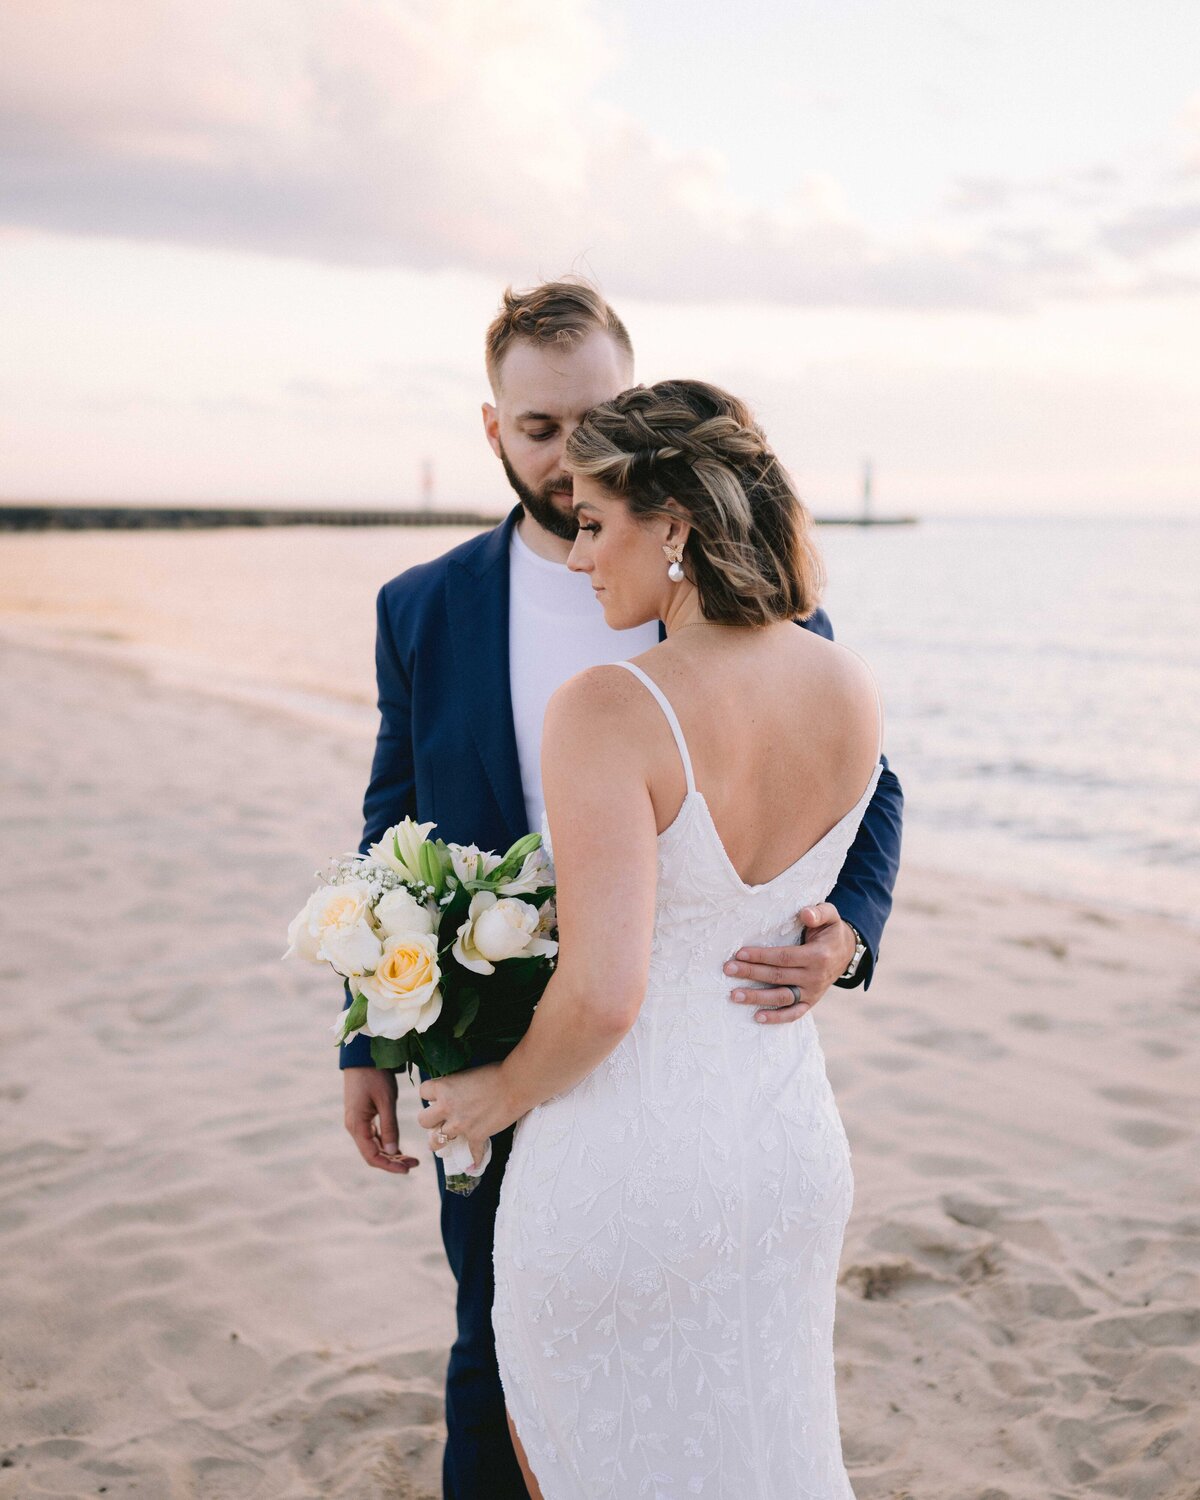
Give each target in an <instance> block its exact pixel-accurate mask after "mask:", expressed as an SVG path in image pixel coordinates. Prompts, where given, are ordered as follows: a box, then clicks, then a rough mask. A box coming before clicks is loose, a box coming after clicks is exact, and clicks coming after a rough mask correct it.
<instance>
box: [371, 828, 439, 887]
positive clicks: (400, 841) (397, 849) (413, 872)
mask: <svg viewBox="0 0 1200 1500" xmlns="http://www.w3.org/2000/svg"><path fill="white" fill-rule="evenodd" d="M434 827H436V824H433V823H414V822H413V820H412V819H411V818H405V820H404V821H403V823H397V824H396V825H395V827H394V828H389V829H388V830H387V832H386V833H385V834H384V835H383V837H382V838H381V839H380V840H379V842H378V843H377V844H372V845H371V848H370V855H371V858H372V859H375V860H378V861H379V863H380V864H381V865H386V866H387V867H388V869H389V870H395V872H396V874H397V875H403V877H404V878H405V880H412V881H415V882H416V883H417V884H418V885H421V884H424V879H425V877H424V876H423V875H422V874H421V866H420V863H419V861H418V858H417V851H418V850H419V849H420V847H421V845H422V844H423V843H424V842H425V840H426V838H427V837H428V836H429V833H430V830H431V829H433V828H434Z"/></svg>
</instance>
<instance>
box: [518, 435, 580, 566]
mask: <svg viewBox="0 0 1200 1500" xmlns="http://www.w3.org/2000/svg"><path fill="white" fill-rule="evenodd" d="M500 462H501V463H502V464H503V465H504V472H505V474H506V475H507V476H508V482H509V484H511V485H512V487H513V489H514V490H516V492H517V497H518V499H519V500H520V502H521V504H522V505H523V506H524V507H525V513H526V515H528V516H529V518H530V519H531V520H533V521H536V522H537V524H538V525H539V526H540V527H542V529H543V530H545V531H548V532H549V533H550V535H551V536H557V537H561V538H562V539H563V541H564V542H573V541H574V540H575V535H576V533H577V532H578V530H579V522H578V521H577V520H576V519H575V517H574V516H573V515H572V514H571V512H570V511H569V510H568V511H562V510H559V508H558V506H557V505H555V503H554V496H555V494H560V493H569V491H563V490H560V489H559V488H558V487H559V486H560V485H563V484H570V482H571V481H570V480H569V479H568V480H563V479H556V480H555V481H554V483H553V484H552V485H548V486H547V487H546V488H545V489H542V490H531V489H530V488H529V486H528V485H527V484H526V483H525V481H524V480H523V479H521V478H520V477H519V476H518V474H517V471H516V470H515V469H514V468H513V466H512V464H510V463H509V461H508V454H507V453H505V451H504V447H503V445H501V448H500Z"/></svg>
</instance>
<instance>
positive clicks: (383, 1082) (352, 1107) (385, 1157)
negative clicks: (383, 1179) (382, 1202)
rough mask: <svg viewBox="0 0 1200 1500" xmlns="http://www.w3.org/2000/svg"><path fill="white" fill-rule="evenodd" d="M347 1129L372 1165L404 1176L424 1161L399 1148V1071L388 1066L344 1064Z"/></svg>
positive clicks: (369, 1164)
mask: <svg viewBox="0 0 1200 1500" xmlns="http://www.w3.org/2000/svg"><path fill="white" fill-rule="evenodd" d="M342 1079H343V1083H342V1097H343V1098H344V1100H345V1104H346V1129H347V1130H348V1131H349V1132H350V1134H351V1135H352V1136H353V1137H354V1144H355V1145H356V1146H357V1147H358V1151H359V1155H360V1156H361V1157H362V1159H363V1161H365V1162H366V1164H367V1166H369V1167H378V1168H379V1169H380V1171H383V1172H399V1173H400V1174H401V1175H402V1176H403V1175H404V1174H406V1173H407V1172H408V1171H409V1169H410V1168H412V1167H419V1166H420V1165H421V1163H420V1162H419V1161H418V1160H417V1158H416V1157H415V1156H403V1155H401V1152H400V1132H399V1131H398V1130H397V1129H396V1075H395V1074H394V1073H391V1072H389V1071H388V1069H387V1068H343V1069H342Z"/></svg>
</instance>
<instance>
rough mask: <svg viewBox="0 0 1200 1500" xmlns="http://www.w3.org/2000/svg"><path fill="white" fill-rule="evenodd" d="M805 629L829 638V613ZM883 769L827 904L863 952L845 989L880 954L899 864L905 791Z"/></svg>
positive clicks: (867, 978)
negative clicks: (857, 937)
mask: <svg viewBox="0 0 1200 1500" xmlns="http://www.w3.org/2000/svg"><path fill="white" fill-rule="evenodd" d="M804 623H805V625H806V626H807V628H808V629H809V630H812V631H814V632H815V633H816V634H817V635H823V636H824V637H825V638H826V639H827V640H830V641H831V640H833V626H832V625H831V624H830V621H829V616H828V615H827V614H826V613H825V611H824V610H823V609H819V610H817V611H816V613H815V614H813V615H812V616H810V618H809V619H807V620H806V621H805V622H804ZM882 759H883V770H882V771H881V772H880V774H879V781H878V783H877V785H876V787H875V794H874V796H873V797H872V798H871V801H870V803H869V804H868V806H867V810H866V812H865V813H864V814H863V820H862V822H861V823H860V824H859V828H858V833H857V835H856V836H855V839H854V842H853V843H852V844H851V845H850V849H849V851H848V853H847V855H846V859H845V862H844V863H843V865H842V868H841V871H840V873H839V874H838V878H837V884H836V885H835V886H834V888H833V890H832V891H830V893H829V898H828V899H829V904H830V905H831V906H833V907H835V908H836V910H837V913H838V916H840V917H841V919H842V921H843V922H849V924H850V925H851V927H854V928H856V929H857V931H858V933H859V935H860V936H861V937H862V940H863V942H864V943H865V944H866V950H867V951H866V952H865V953H864V954H863V956H862V960H861V962H860V963H859V966H858V969H857V971H856V973H855V975H854V978H853V979H845V980H835V981H834V983H835V984H841V985H842V986H843V987H844V988H845V989H851V988H853V987H854V986H856V985H860V984H861V985H862V986H863V987H864V988H865V987H866V986H867V985H869V984H870V983H871V977H872V975H873V973H874V971H875V964H876V962H877V960H878V957H879V945H880V942H881V941H882V939H883V929H884V926H885V924H886V922H887V919H888V917H889V916H890V915H891V910H892V892H893V890H894V889H895V886H896V874H897V871H898V870H899V868H900V836H901V826H902V823H903V815H904V793H903V791H901V789H900V782H899V780H898V779H897V777H896V773H895V772H894V771H893V770H892V769H891V767H890V766H889V765H888V762H887V756H886V755H885V756H883V757H882Z"/></svg>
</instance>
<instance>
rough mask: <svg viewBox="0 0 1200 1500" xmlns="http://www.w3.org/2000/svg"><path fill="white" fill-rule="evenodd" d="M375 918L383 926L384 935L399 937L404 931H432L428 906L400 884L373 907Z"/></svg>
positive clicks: (431, 920)
mask: <svg viewBox="0 0 1200 1500" xmlns="http://www.w3.org/2000/svg"><path fill="white" fill-rule="evenodd" d="M375 920H376V921H377V922H378V923H379V925H380V927H382V928H383V935H384V937H399V936H400V934H401V933H405V932H432V931H433V928H434V922H435V919H434V916H433V914H432V913H431V912H430V910H429V908H428V907H427V906H426V905H425V904H424V903H423V902H421V901H418V900H417V898H416V897H415V896H414V895H413V894H412V892H411V891H408V890H405V888H404V887H403V886H402V885H401V886H397V887H396V889H395V890H392V891H388V892H386V894H385V895H384V896H383V897H382V899H381V900H380V902H379V904H378V906H376V908H375Z"/></svg>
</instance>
